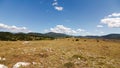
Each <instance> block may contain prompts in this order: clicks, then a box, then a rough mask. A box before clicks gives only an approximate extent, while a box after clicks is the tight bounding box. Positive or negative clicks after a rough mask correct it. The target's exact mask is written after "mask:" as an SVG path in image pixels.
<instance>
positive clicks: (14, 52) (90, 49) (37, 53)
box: [0, 38, 120, 68]
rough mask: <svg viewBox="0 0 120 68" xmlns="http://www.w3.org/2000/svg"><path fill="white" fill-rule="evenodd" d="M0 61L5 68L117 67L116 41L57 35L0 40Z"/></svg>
mask: <svg viewBox="0 0 120 68" xmlns="http://www.w3.org/2000/svg"><path fill="white" fill-rule="evenodd" d="M0 57H1V58H5V60H2V59H1V60H0V64H4V65H6V66H8V67H9V68H12V67H13V65H14V64H15V63H17V62H30V63H31V65H29V66H27V67H21V68H119V66H120V41H110V40H102V39H99V40H96V39H85V38H83V39H77V40H76V39H74V38H71V39H70V38H67V39H57V40H43V41H28V42H24V41H0Z"/></svg>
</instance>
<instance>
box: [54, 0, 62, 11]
mask: <svg viewBox="0 0 120 68" xmlns="http://www.w3.org/2000/svg"><path fill="white" fill-rule="evenodd" d="M52 6H53V7H54V9H56V10H58V11H62V10H63V7H62V6H60V5H59V4H58V1H57V0H54V2H53V3H52Z"/></svg>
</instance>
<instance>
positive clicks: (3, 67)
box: [0, 64, 8, 68]
mask: <svg viewBox="0 0 120 68" xmlns="http://www.w3.org/2000/svg"><path fill="white" fill-rule="evenodd" d="M0 68H8V67H7V66H5V65H3V64H0Z"/></svg>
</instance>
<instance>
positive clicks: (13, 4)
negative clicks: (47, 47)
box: [0, 0, 120, 35]
mask: <svg viewBox="0 0 120 68" xmlns="http://www.w3.org/2000/svg"><path fill="white" fill-rule="evenodd" d="M0 31H10V32H26V33H27V32H40V33H46V32H56V33H65V34H70V35H105V34H110V33H120V0H0Z"/></svg>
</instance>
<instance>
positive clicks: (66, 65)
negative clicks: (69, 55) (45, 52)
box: [64, 62, 74, 68]
mask: <svg viewBox="0 0 120 68" xmlns="http://www.w3.org/2000/svg"><path fill="white" fill-rule="evenodd" d="M64 66H65V67H67V68H74V63H72V62H68V63H65V64H64Z"/></svg>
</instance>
